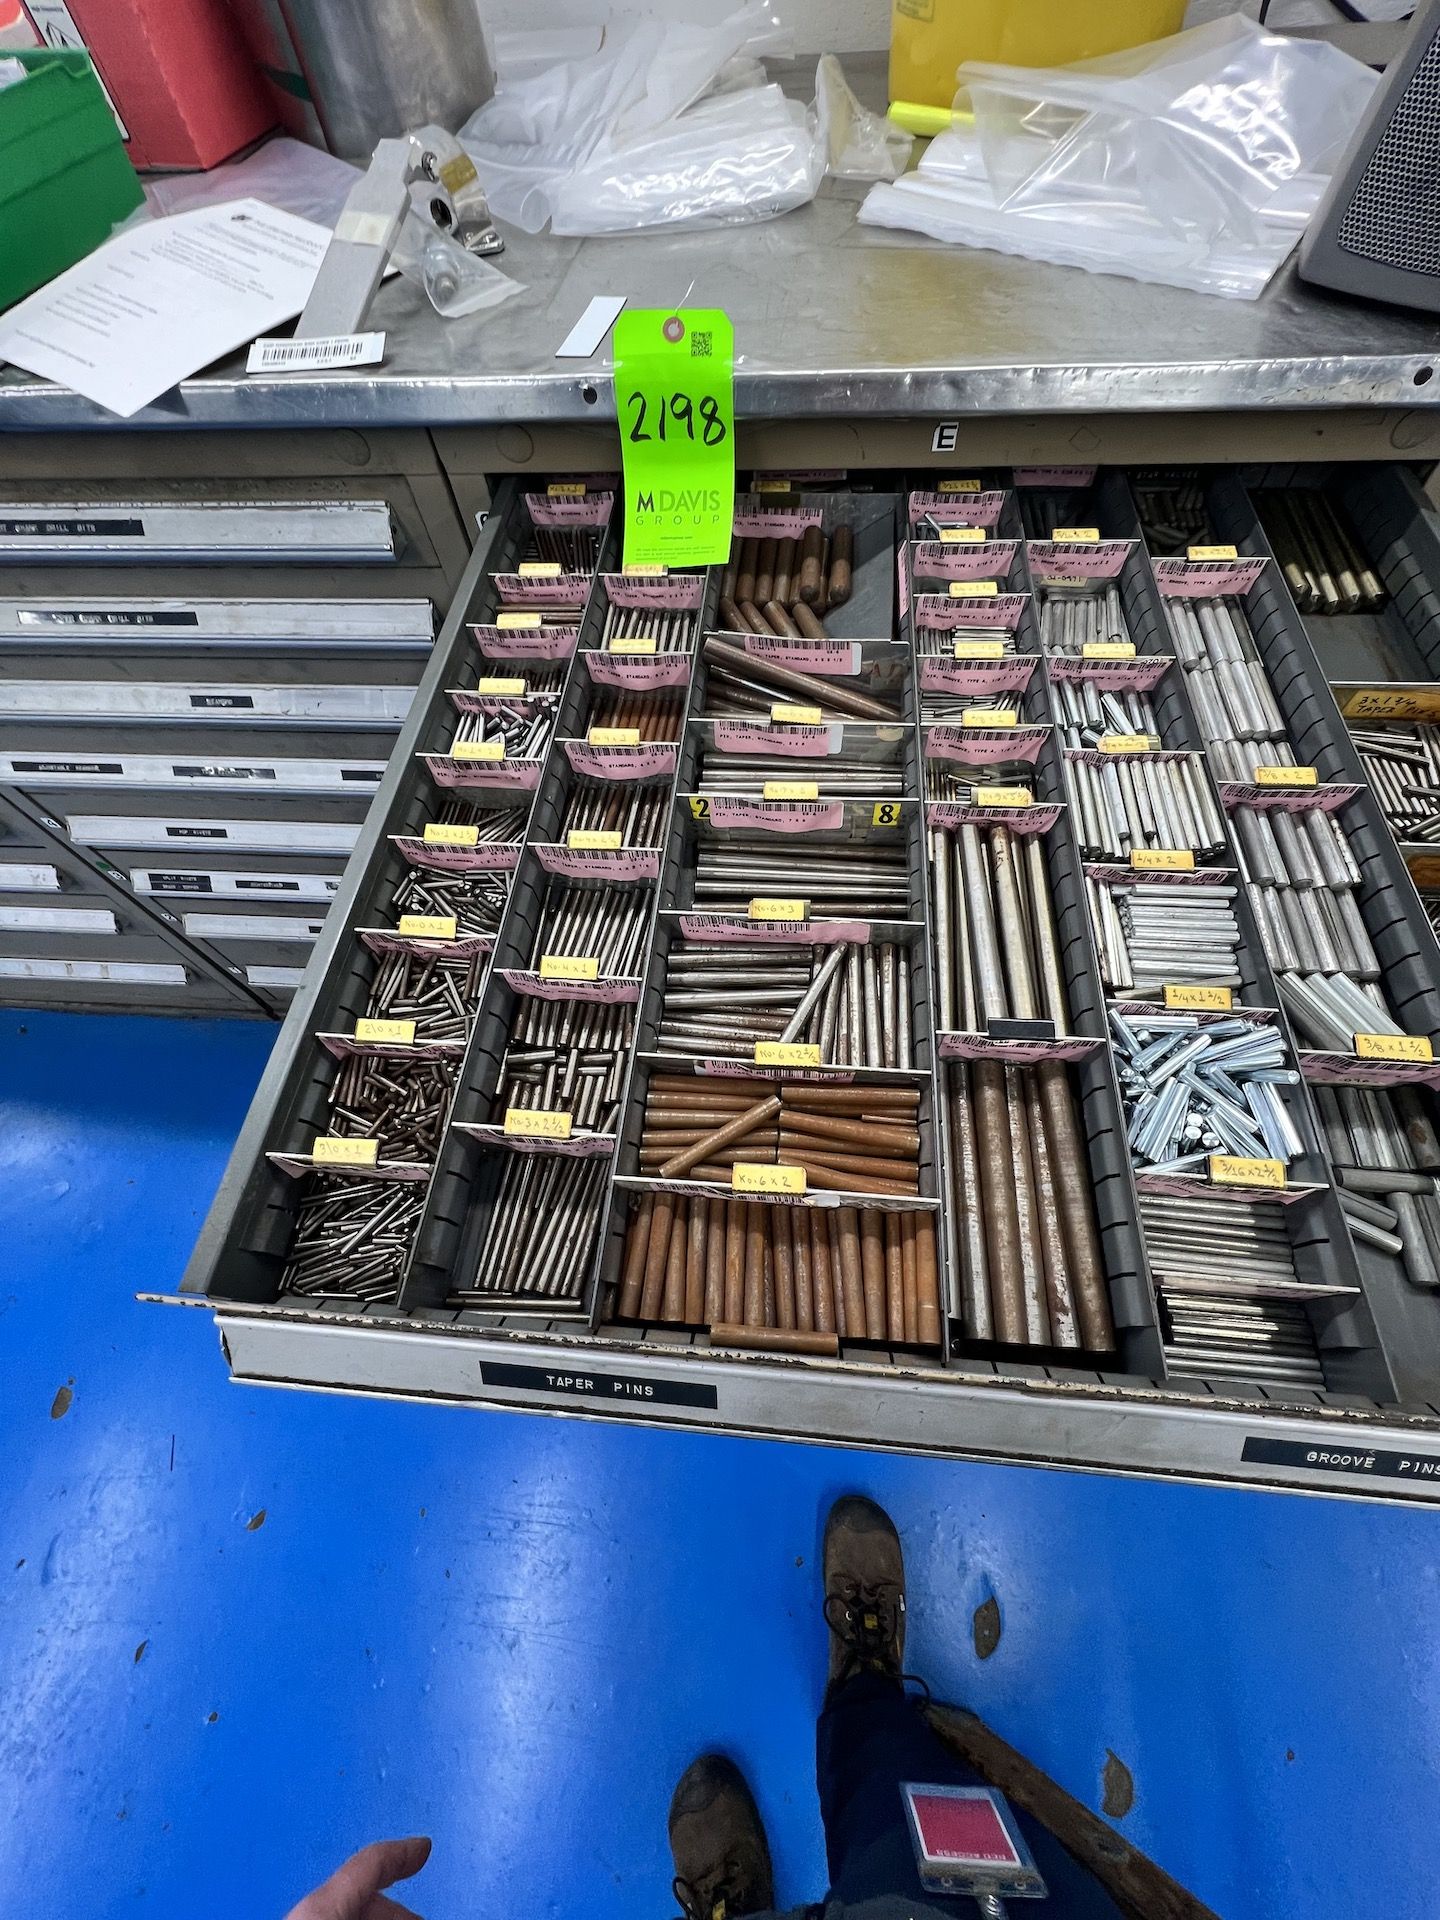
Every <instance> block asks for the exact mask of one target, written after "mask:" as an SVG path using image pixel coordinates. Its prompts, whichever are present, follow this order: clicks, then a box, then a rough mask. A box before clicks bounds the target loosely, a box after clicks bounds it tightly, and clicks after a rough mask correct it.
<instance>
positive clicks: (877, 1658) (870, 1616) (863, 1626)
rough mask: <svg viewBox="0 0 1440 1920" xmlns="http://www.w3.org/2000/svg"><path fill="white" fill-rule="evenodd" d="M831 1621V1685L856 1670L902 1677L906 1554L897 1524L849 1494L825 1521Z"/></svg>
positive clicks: (860, 1497)
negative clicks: (902, 1549)
mask: <svg viewBox="0 0 1440 1920" xmlns="http://www.w3.org/2000/svg"><path fill="white" fill-rule="evenodd" d="M825 1624H826V1625H827V1626H828V1627H829V1629H830V1685H831V1686H832V1687H833V1686H836V1685H837V1684H838V1683H839V1682H840V1681H841V1680H848V1679H849V1678H850V1676H851V1675H852V1674H856V1673H883V1674H888V1675H889V1676H890V1678H891V1679H892V1680H899V1678H900V1674H901V1668H902V1666H903V1665H904V1660H905V1556H904V1554H903V1552H902V1551H901V1548H900V1536H899V1534H898V1533H897V1532H896V1531H895V1523H894V1522H893V1521H892V1520H891V1518H890V1516H889V1514H888V1513H886V1512H885V1510H884V1509H883V1508H882V1507H877V1506H876V1504H875V1502H874V1501H873V1500H867V1499H866V1498H865V1496H864V1495H863V1494H859V1493H847V1494H846V1495H845V1496H844V1498H843V1499H841V1500H837V1501H836V1502H835V1504H834V1506H833V1507H832V1508H831V1509H830V1516H829V1518H828V1519H827V1520H826V1522H825Z"/></svg>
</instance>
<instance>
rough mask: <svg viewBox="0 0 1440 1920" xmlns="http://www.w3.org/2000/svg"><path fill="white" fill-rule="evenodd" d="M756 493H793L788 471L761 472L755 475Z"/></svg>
mask: <svg viewBox="0 0 1440 1920" xmlns="http://www.w3.org/2000/svg"><path fill="white" fill-rule="evenodd" d="M755 491H756V493H792V492H793V491H794V489H793V488H792V486H791V485H790V476H789V474H788V473H760V474H757V475H756V476H755Z"/></svg>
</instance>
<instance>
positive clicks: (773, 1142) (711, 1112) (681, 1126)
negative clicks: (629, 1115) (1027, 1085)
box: [640, 1073, 920, 1198]
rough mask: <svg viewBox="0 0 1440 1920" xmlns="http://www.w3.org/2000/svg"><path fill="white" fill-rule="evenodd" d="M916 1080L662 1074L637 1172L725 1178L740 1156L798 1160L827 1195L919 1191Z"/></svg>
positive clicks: (768, 1161)
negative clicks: (790, 1080)
mask: <svg viewBox="0 0 1440 1920" xmlns="http://www.w3.org/2000/svg"><path fill="white" fill-rule="evenodd" d="M919 1106H920V1095H919V1093H918V1091H917V1090H916V1089H915V1088H914V1087H814V1086H808V1085H807V1086H793V1085H788V1084H785V1085H777V1084H776V1083H775V1082H774V1081H773V1080H760V1079H740V1080H721V1081H719V1082H707V1081H706V1080H705V1079H704V1078H703V1077H702V1076H700V1075H692V1074H679V1073H656V1074H653V1075H652V1076H651V1079H650V1084H649V1086H648V1088H647V1089H646V1094H645V1124H644V1129H643V1131H642V1132H641V1135H640V1171H641V1173H642V1174H647V1175H649V1176H651V1177H653V1178H655V1179H658V1180H718V1181H720V1182H722V1183H723V1184H725V1185H727V1186H728V1185H729V1183H730V1180H731V1169H732V1167H734V1166H735V1164H736V1163H737V1161H747V1162H751V1163H755V1164H759V1165H761V1166H767V1167H769V1166H780V1167H799V1168H801V1169H803V1171H804V1174H805V1184H806V1185H807V1186H809V1187H820V1188H822V1189H824V1190H825V1191H826V1192H828V1193H867V1194H875V1195H885V1196H887V1197H894V1198H905V1197H909V1198H914V1197H915V1196H916V1195H917V1194H918V1193H919V1191H920V1133H919V1129H918V1127H917V1124H916V1121H917V1117H918V1112H919Z"/></svg>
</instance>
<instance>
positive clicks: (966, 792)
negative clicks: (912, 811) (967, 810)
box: [924, 754, 1037, 806]
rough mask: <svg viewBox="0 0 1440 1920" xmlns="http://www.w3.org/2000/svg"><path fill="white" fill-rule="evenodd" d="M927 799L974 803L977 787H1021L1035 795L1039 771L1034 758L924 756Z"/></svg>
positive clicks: (964, 804) (966, 804)
mask: <svg viewBox="0 0 1440 1920" xmlns="http://www.w3.org/2000/svg"><path fill="white" fill-rule="evenodd" d="M924 764H925V798H926V799H927V800H953V801H957V802H958V803H959V804H960V805H961V806H970V805H972V804H973V803H974V796H975V789H976V788H977V787H1020V788H1021V789H1023V791H1025V792H1026V793H1028V794H1030V796H1031V798H1032V799H1033V798H1034V793H1035V785H1036V780H1037V770H1036V767H1035V763H1034V762H1033V761H1031V760H976V761H974V762H969V761H964V760H951V759H945V760H941V759H939V758H936V757H933V756H931V755H928V754H927V755H926V758H925V763H924Z"/></svg>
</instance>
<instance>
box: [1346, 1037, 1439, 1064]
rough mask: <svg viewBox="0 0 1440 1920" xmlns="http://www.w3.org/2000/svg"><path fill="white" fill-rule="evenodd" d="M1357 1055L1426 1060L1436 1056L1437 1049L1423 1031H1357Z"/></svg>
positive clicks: (1379, 1058)
mask: <svg viewBox="0 0 1440 1920" xmlns="http://www.w3.org/2000/svg"><path fill="white" fill-rule="evenodd" d="M1355 1053H1356V1057H1357V1058H1358V1059H1361V1060H1424V1061H1430V1060H1433V1059H1434V1058H1435V1049H1434V1047H1433V1046H1432V1045H1431V1043H1430V1040H1429V1038H1428V1036H1427V1035H1425V1034H1423V1033H1357V1034H1356V1036H1355Z"/></svg>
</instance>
